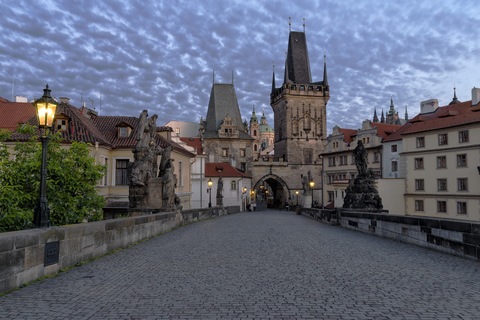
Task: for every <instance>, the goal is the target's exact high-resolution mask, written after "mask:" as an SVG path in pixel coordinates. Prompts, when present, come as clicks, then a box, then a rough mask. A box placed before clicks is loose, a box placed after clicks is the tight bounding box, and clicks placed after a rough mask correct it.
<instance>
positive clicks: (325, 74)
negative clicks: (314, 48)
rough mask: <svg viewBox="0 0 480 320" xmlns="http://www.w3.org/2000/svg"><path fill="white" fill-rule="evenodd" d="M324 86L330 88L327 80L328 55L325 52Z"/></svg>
mask: <svg viewBox="0 0 480 320" xmlns="http://www.w3.org/2000/svg"><path fill="white" fill-rule="evenodd" d="M323 85H324V86H328V78H327V55H326V54H325V51H324V52H323Z"/></svg>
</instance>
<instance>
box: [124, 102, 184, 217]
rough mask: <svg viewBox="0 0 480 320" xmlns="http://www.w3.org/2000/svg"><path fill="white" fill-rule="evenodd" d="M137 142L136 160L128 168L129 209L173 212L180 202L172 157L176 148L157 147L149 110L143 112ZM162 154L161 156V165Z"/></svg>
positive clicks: (153, 120)
mask: <svg viewBox="0 0 480 320" xmlns="http://www.w3.org/2000/svg"><path fill="white" fill-rule="evenodd" d="M136 139H137V143H136V145H135V149H134V150H133V154H134V159H135V160H134V162H133V163H131V164H129V168H128V178H129V179H130V186H129V196H128V197H129V202H130V208H131V209H132V210H133V209H135V210H138V211H139V212H143V211H141V210H144V209H161V210H174V209H175V208H177V207H178V206H179V204H180V201H179V198H178V197H177V196H176V194H175V188H176V187H177V177H176V175H175V174H174V171H175V168H174V167H173V159H171V158H170V154H171V152H172V151H173V147H172V146H171V145H170V146H168V147H166V148H164V149H162V148H160V147H159V146H158V145H157V143H156V141H155V139H157V115H156V114H155V115H153V116H152V117H150V118H148V112H147V110H143V111H142V112H141V113H140V117H139V120H138V127H137V134H136ZM159 155H161V156H162V159H161V161H160V165H158V162H157V157H158V156H159ZM158 173H159V174H158Z"/></svg>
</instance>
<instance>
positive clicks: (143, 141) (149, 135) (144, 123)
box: [135, 110, 158, 151]
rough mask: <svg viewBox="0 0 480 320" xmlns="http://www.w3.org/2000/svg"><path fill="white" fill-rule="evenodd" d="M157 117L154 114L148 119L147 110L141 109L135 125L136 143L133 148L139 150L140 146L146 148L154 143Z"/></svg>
mask: <svg viewBox="0 0 480 320" xmlns="http://www.w3.org/2000/svg"><path fill="white" fill-rule="evenodd" d="M157 118H158V116H157V115H156V114H154V115H153V116H152V117H151V118H150V119H148V112H147V110H143V111H142V112H141V113H140V118H139V119H138V127H137V145H136V146H135V149H136V150H137V151H140V150H141V149H142V148H148V147H150V146H153V145H154V144H155V135H156V134H157Z"/></svg>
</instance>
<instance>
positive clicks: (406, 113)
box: [405, 104, 408, 122]
mask: <svg viewBox="0 0 480 320" xmlns="http://www.w3.org/2000/svg"><path fill="white" fill-rule="evenodd" d="M407 107H408V105H407V104H405V121H407V122H408V111H407Z"/></svg>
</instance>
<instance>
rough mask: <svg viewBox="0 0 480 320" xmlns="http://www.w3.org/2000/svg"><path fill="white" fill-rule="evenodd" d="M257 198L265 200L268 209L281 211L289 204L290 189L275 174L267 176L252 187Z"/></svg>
mask: <svg viewBox="0 0 480 320" xmlns="http://www.w3.org/2000/svg"><path fill="white" fill-rule="evenodd" d="M253 190H255V194H256V195H257V197H258V198H261V199H264V200H267V201H265V202H266V203H267V206H268V207H269V208H277V209H283V208H285V206H286V205H287V204H289V203H290V202H291V195H290V189H289V188H288V186H287V184H286V183H285V181H284V180H283V179H282V178H280V177H279V176H277V175H276V174H267V175H265V176H263V177H261V178H260V179H258V181H257V182H256V183H255V186H254V187H253Z"/></svg>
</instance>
